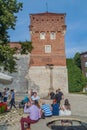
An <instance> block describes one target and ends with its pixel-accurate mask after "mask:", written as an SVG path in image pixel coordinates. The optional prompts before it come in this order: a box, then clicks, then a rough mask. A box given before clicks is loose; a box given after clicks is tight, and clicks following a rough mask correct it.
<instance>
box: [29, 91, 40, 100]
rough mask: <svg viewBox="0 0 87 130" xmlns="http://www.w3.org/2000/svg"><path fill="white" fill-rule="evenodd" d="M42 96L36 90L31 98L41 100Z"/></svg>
mask: <svg viewBox="0 0 87 130" xmlns="http://www.w3.org/2000/svg"><path fill="white" fill-rule="evenodd" d="M39 99H40V97H39V96H38V95H37V92H34V94H33V95H32V96H31V100H37V101H38V100H39Z"/></svg>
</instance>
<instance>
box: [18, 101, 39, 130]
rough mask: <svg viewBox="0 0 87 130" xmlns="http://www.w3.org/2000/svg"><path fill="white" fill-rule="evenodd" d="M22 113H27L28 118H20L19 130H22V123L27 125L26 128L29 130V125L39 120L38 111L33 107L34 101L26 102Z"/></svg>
mask: <svg viewBox="0 0 87 130" xmlns="http://www.w3.org/2000/svg"><path fill="white" fill-rule="evenodd" d="M28 106H29V107H28ZM24 112H25V113H29V116H28V117H26V118H24V117H22V118H21V120H20V122H21V130H24V123H28V128H30V124H33V123H36V122H38V120H39V119H40V110H39V108H38V107H37V106H36V105H35V101H31V102H28V104H25V107H24Z"/></svg>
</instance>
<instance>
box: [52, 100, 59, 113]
mask: <svg viewBox="0 0 87 130" xmlns="http://www.w3.org/2000/svg"><path fill="white" fill-rule="evenodd" d="M51 106H52V114H53V116H57V115H59V104H58V103H57V101H56V99H54V100H53V103H52V104H51Z"/></svg>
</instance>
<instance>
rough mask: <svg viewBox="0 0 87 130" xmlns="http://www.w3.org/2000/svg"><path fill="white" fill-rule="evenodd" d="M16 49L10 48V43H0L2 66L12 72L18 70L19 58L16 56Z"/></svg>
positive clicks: (0, 62) (0, 64)
mask: <svg viewBox="0 0 87 130" xmlns="http://www.w3.org/2000/svg"><path fill="white" fill-rule="evenodd" d="M15 51H16V50H15V49H12V48H10V47H9V46H8V45H6V46H2V45H0V66H1V67H3V69H4V70H5V71H9V72H10V73H12V72H15V71H16V60H17V58H16V57H14V53H15Z"/></svg>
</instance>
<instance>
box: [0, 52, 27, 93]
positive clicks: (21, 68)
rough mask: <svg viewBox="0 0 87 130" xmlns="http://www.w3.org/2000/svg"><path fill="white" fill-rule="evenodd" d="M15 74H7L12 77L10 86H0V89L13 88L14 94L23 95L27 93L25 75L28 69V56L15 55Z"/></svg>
mask: <svg viewBox="0 0 87 130" xmlns="http://www.w3.org/2000/svg"><path fill="white" fill-rule="evenodd" d="M16 57H17V58H18V60H17V72H16V73H12V74H9V75H11V76H12V77H13V82H12V84H9V85H6V84H5V85H2V84H1V85H0V86H1V87H2V88H3V87H4V88H5V87H9V88H10V89H11V88H12V89H13V88H14V89H15V91H16V92H21V93H25V92H27V91H28V80H27V79H26V75H27V73H28V69H29V55H20V54H17V55H16Z"/></svg>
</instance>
